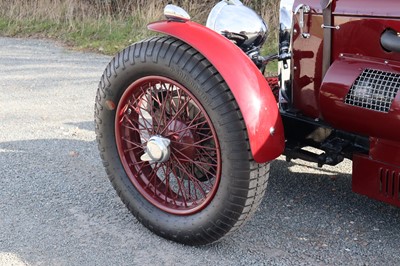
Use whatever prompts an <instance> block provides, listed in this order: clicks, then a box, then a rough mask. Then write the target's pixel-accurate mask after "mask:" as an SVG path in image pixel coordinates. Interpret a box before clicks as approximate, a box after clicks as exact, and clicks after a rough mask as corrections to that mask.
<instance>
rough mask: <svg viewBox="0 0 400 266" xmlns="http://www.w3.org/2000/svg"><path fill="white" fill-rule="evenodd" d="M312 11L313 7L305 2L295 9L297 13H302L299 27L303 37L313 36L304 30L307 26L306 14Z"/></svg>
mask: <svg viewBox="0 0 400 266" xmlns="http://www.w3.org/2000/svg"><path fill="white" fill-rule="evenodd" d="M310 11H311V8H310V7H309V6H308V5H305V4H300V5H298V6H297V7H296V8H295V10H294V14H295V15H297V14H298V13H300V21H299V27H300V32H301V37H303V38H305V39H308V38H310V37H311V35H310V33H307V32H304V26H305V25H304V14H305V13H309V12H310Z"/></svg>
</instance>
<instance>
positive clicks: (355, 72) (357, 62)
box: [320, 56, 400, 141]
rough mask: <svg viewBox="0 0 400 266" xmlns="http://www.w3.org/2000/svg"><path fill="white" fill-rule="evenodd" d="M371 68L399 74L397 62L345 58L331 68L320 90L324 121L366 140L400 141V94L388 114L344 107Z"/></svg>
mask: <svg viewBox="0 0 400 266" xmlns="http://www.w3.org/2000/svg"><path fill="white" fill-rule="evenodd" d="M365 68H372V69H377V70H382V71H388V72H397V73H400V64H399V63H398V62H389V63H388V64H385V63H384V61H383V60H380V61H374V60H373V59H371V58H365V57H358V56H357V57H356V56H343V57H342V58H341V59H338V60H336V61H335V62H334V63H333V64H332V66H331V67H330V68H329V70H328V72H327V73H326V76H325V78H324V82H323V84H322V86H321V93H320V106H321V113H322V116H323V118H324V120H325V121H327V122H328V123H329V124H331V125H332V126H333V127H335V128H338V129H342V130H346V131H349V132H353V133H358V134H360V135H364V136H373V137H379V138H385V139H390V140H394V141H400V94H398V95H397V96H396V98H395V99H394V101H393V103H392V105H391V108H390V111H389V113H382V112H376V111H372V110H368V109H365V108H361V107H356V106H352V105H348V104H345V103H344V99H345V98H346V95H347V93H348V92H349V90H350V87H351V86H352V84H353V82H354V81H355V80H356V78H357V77H358V76H359V75H360V74H361V72H362V71H363V69H365Z"/></svg>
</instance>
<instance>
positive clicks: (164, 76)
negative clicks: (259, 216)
mask: <svg viewBox="0 0 400 266" xmlns="http://www.w3.org/2000/svg"><path fill="white" fill-rule="evenodd" d="M238 74H239V73H238ZM243 89H245V88H243ZM95 123H96V128H95V130H96V140H97V142H98V146H99V151H100V156H101V159H102V161H103V164H104V167H105V168H106V173H107V175H108V178H109V179H110V181H111V183H112V185H113V186H114V188H115V190H116V192H117V193H118V195H119V197H120V198H121V200H122V201H123V202H124V204H125V205H126V207H127V208H128V209H129V211H131V212H132V214H133V215H134V216H135V217H136V218H137V219H138V221H139V222H140V223H142V224H143V225H144V226H145V227H147V228H148V229H149V230H151V231H152V232H154V233H156V234H157V235H159V236H161V237H164V238H167V239H170V240H173V241H176V242H179V243H184V244H188V245H204V244H209V243H213V242H216V241H219V240H220V239H222V238H223V237H225V236H227V235H229V234H230V233H232V232H234V231H235V230H237V229H238V228H240V226H242V225H243V224H245V222H246V221H248V220H249V219H250V217H251V216H252V215H253V214H254V213H255V211H256V209H257V206H259V204H260V202H261V200H262V198H263V195H264V193H265V191H266V187H267V184H268V177H269V164H268V163H266V164H257V163H256V162H255V161H254V160H253V157H252V154H251V151H250V145H249V143H248V134H247V129H246V126H245V123H244V121H243V116H242V114H241V110H240V108H239V106H238V104H237V102H236V99H235V97H234V96H233V94H232V92H231V91H230V88H229V86H228V84H227V83H226V82H225V80H224V78H223V77H222V76H221V75H220V74H219V72H218V70H217V69H215V67H214V66H213V65H212V64H211V63H210V62H209V61H208V60H207V58H205V57H204V56H203V55H202V54H201V53H200V52H199V51H197V50H196V49H194V48H193V47H191V46H190V45H188V44H186V43H184V42H182V41H181V40H178V39H176V38H174V37H171V36H157V37H154V38H150V39H148V40H144V41H141V42H138V43H135V44H132V45H131V46H128V47H127V48H125V49H124V50H122V51H121V52H119V53H118V54H117V55H116V56H115V57H114V58H113V59H112V60H111V61H110V63H109V64H108V66H107V68H106V69H105V70H104V73H103V75H102V77H101V79H100V82H99V88H98V90H97V95H96V104H95ZM260 134H263V132H260Z"/></svg>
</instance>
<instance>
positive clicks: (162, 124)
mask: <svg viewBox="0 0 400 266" xmlns="http://www.w3.org/2000/svg"><path fill="white" fill-rule="evenodd" d="M134 85H135V84H134ZM126 93H127V92H126ZM128 93H130V95H129V97H126V98H123V99H125V100H124V101H123V102H121V103H120V106H121V104H122V107H121V108H119V110H121V111H120V112H119V113H118V115H119V117H117V119H118V121H119V123H118V126H117V127H119V128H117V133H118V132H119V135H120V136H119V137H120V138H121V144H122V145H121V146H122V151H120V154H122V156H123V157H124V159H125V161H126V164H127V166H128V169H126V168H127V167H125V170H126V171H127V173H128V176H129V177H130V178H131V180H132V182H133V183H134V185H135V186H136V188H137V189H138V190H139V191H140V192H141V193H142V195H143V196H145V197H146V198H147V199H148V200H150V201H151V202H152V203H153V204H154V205H156V206H157V207H159V208H161V209H163V210H165V211H167V212H173V213H175V212H179V211H183V212H185V211H186V212H188V211H189V212H190V211H191V210H193V209H199V208H201V206H202V205H204V204H207V202H209V200H210V198H212V196H213V194H215V191H216V187H217V185H218V181H219V175H220V173H219V172H220V169H219V166H220V161H219V160H220V159H219V154H218V141H217V138H216V135H215V133H214V131H213V129H212V128H211V121H210V119H209V118H208V116H207V114H206V113H205V111H204V110H203V109H202V108H201V107H200V104H199V103H198V102H197V101H196V100H195V98H194V96H192V95H191V94H190V92H188V90H187V89H185V88H184V87H182V86H180V85H179V84H176V83H175V82H173V81H171V82H168V81H165V80H163V79H148V80H146V82H142V83H141V84H136V85H135V86H133V87H130V88H129V89H128ZM117 135H118V134H117ZM152 136H162V137H164V138H168V139H170V140H171V144H170V146H169V148H170V152H171V155H170V158H169V160H168V161H166V162H162V163H160V162H152V163H151V162H150V163H149V162H143V161H141V160H140V156H141V155H142V154H143V153H144V151H145V147H146V143H147V141H148V140H149V138H151V137H152ZM117 137H118V136H117Z"/></svg>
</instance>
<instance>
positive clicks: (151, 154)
mask: <svg viewBox="0 0 400 266" xmlns="http://www.w3.org/2000/svg"><path fill="white" fill-rule="evenodd" d="M170 144H171V141H170V140H169V139H167V138H164V137H161V136H153V137H151V138H150V139H149V141H148V142H147V144H146V150H145V153H144V154H143V155H142V156H141V157H140V159H141V160H142V161H144V162H160V163H162V162H165V161H167V160H168V159H169V156H170V153H171V152H170V149H169V145H170Z"/></svg>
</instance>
